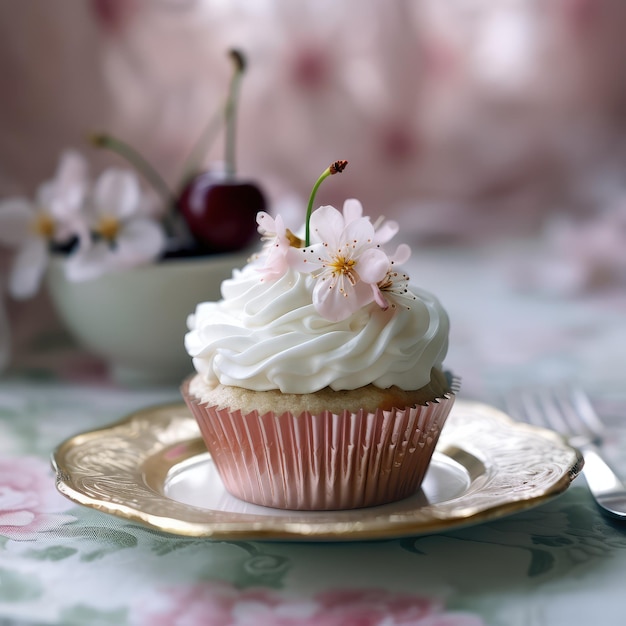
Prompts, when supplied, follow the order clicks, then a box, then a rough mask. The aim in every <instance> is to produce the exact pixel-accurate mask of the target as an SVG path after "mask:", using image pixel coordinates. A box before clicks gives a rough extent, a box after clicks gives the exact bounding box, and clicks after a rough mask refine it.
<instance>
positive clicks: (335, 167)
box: [304, 161, 348, 247]
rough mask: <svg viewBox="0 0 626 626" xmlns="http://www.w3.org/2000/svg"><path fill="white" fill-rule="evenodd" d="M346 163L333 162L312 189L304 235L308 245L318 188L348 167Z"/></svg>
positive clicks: (305, 242) (306, 245)
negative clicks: (330, 177)
mask: <svg viewBox="0 0 626 626" xmlns="http://www.w3.org/2000/svg"><path fill="white" fill-rule="evenodd" d="M346 165H348V161H335V162H334V163H331V165H329V166H328V167H327V168H326V169H325V170H324V171H323V172H322V174H321V175H320V177H319V178H318V179H317V181H316V182H315V184H314V185H313V189H311V195H310V196H309V205H308V207H307V209H306V226H305V235H304V245H305V247H308V246H310V245H311V214H312V213H313V202H315V196H316V195H317V190H318V189H319V187H320V185H321V184H322V183H323V182H324V181H325V180H326V179H327V178H328V177H329V176H332V175H333V174H340V173H341V172H343V170H345V169H346Z"/></svg>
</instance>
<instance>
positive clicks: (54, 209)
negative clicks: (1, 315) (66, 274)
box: [0, 152, 87, 299]
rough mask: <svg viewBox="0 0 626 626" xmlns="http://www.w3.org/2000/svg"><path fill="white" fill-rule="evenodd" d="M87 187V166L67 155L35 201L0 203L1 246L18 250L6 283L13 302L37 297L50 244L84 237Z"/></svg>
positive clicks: (14, 199)
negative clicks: (84, 201)
mask: <svg viewBox="0 0 626 626" xmlns="http://www.w3.org/2000/svg"><path fill="white" fill-rule="evenodd" d="M86 185H87V166H86V163H85V161H84V160H83V158H82V157H81V156H80V155H79V154H77V153H75V152H66V153H64V154H63V155H62V157H61V161H60V164H59V167H58V169H57V173H56V175H55V177H54V179H52V180H51V181H49V182H46V183H44V184H42V185H41V186H40V187H39V189H38V191H37V194H36V197H35V200H34V201H31V200H29V199H27V198H9V199H7V200H4V201H2V202H0V243H2V244H4V245H6V246H8V247H11V248H15V250H16V254H15V257H14V259H13V265H12V268H11V274H10V277H9V284H8V289H9V293H10V294H11V295H12V296H13V297H15V298H19V299H23V298H29V297H31V296H33V295H35V293H36V292H37V290H38V289H39V285H40V283H41V279H42V277H43V275H44V273H45V271H46V268H47V266H48V261H49V256H50V250H51V248H52V246H53V245H54V244H60V245H62V244H67V243H69V242H70V241H71V240H72V238H73V237H79V238H81V237H85V235H86V225H85V223H84V221H83V220H82V217H81V208H82V202H83V198H84V196H85V191H86Z"/></svg>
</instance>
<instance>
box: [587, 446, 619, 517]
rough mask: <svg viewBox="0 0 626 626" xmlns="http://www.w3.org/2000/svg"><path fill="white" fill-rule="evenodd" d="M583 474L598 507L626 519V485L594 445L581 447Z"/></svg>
mask: <svg viewBox="0 0 626 626" xmlns="http://www.w3.org/2000/svg"><path fill="white" fill-rule="evenodd" d="M581 452H582V453H583V457H584V459H585V464H584V466H583V474H584V476H585V480H586V481H587V484H588V485H589V490H590V491H591V493H592V495H593V497H594V498H595V500H596V502H597V504H598V506H599V507H600V508H601V509H603V510H604V511H605V512H606V513H608V514H609V515H611V516H613V517H618V518H622V519H626V485H624V483H623V482H622V481H621V480H620V479H619V477H618V476H617V474H616V473H615V472H614V471H613V470H612V469H611V467H610V466H609V465H608V463H607V462H606V461H605V460H604V459H603V458H602V456H601V455H600V451H599V450H598V448H597V447H596V446H595V445H593V444H587V445H585V446H581Z"/></svg>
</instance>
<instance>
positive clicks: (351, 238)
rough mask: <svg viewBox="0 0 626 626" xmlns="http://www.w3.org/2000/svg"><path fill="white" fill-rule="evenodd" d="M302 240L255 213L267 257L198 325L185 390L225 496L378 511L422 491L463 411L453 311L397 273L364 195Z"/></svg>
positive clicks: (202, 307)
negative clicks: (453, 413) (452, 357)
mask: <svg viewBox="0 0 626 626" xmlns="http://www.w3.org/2000/svg"><path fill="white" fill-rule="evenodd" d="M345 163H346V162H337V163H335V164H333V165H331V166H330V167H329V168H328V169H327V170H326V171H325V172H324V173H323V174H322V177H320V179H319V180H318V182H317V183H316V185H315V187H314V192H313V194H312V196H311V199H310V201H309V208H308V211H307V215H306V221H305V226H304V238H303V239H301V238H300V237H298V236H296V235H294V234H293V233H292V232H291V231H290V230H289V229H287V228H285V226H284V224H283V220H282V219H281V217H280V216H276V217H271V216H270V215H268V214H267V213H259V215H258V217H257V222H258V225H259V232H260V233H261V235H262V238H263V239H264V240H265V246H264V247H263V248H262V250H261V251H260V252H259V253H258V254H256V255H255V256H254V257H253V258H252V259H250V261H249V262H248V264H247V265H246V266H245V267H243V268H241V269H237V270H234V272H233V275H232V278H230V279H228V280H226V281H224V282H223V283H222V288H221V293H222V299H221V300H219V301H217V302H203V303H200V304H199V305H198V306H197V307H196V310H195V312H194V313H193V314H192V315H190V316H189V318H188V328H189V331H188V333H187V334H186V336H185V347H186V349H187V352H188V353H189V355H190V356H191V358H192V360H193V364H194V366H195V369H196V374H195V375H194V376H192V377H191V378H190V379H188V380H187V381H185V383H184V384H183V387H182V393H183V396H184V398H185V401H186V403H187V405H188V406H189V408H190V409H191V411H192V413H193V414H194V416H195V417H196V419H197V421H198V425H199V427H200V431H201V434H202V437H203V439H204V441H205V443H206V446H207V448H208V450H209V452H210V454H211V456H212V459H213V462H214V463H215V466H216V467H217V470H218V471H219V473H220V476H221V478H222V481H223V483H224V486H225V488H226V489H227V490H228V491H229V492H230V493H231V494H232V495H234V496H236V497H238V498H240V499H242V500H245V501H247V502H252V503H255V504H259V505H263V506H267V507H275V508H280V509H295V510H339V509H352V508H358V507H366V506H375V505H379V504H384V503H387V502H392V501H395V500H400V499H402V498H405V497H408V496H410V495H412V494H413V493H415V492H416V491H417V490H418V489H419V486H420V484H421V483H422V480H423V478H424V476H425V474H426V470H427V469H428V466H429V464H430V461H431V458H432V454H433V452H434V449H435V446H436V444H437V440H438V438H439V435H440V433H441V430H442V428H443V426H444V423H445V420H446V418H447V416H448V414H449V412H450V409H451V407H452V404H453V402H454V392H455V386H456V383H455V382H454V381H453V380H451V378H450V376H449V375H448V374H446V373H445V372H444V370H443V360H444V358H445V356H446V352H447V348H448V332H449V322H448V316H447V314H446V312H445V311H444V309H443V308H442V306H441V304H440V303H439V301H438V300H437V299H436V298H435V297H434V296H433V295H431V294H429V293H428V292H426V291H424V290H422V289H419V288H416V287H413V286H409V278H408V276H407V275H406V274H404V273H402V272H401V271H400V270H399V269H398V266H399V265H401V264H402V263H404V262H406V260H408V258H409V255H410V249H409V247H408V246H406V245H405V244H401V245H400V246H398V247H397V248H396V249H395V250H390V248H389V242H390V241H391V239H392V238H393V237H394V236H395V234H396V233H397V231H398V225H397V224H396V223H394V222H389V221H380V220H379V221H377V222H374V223H373V222H372V221H371V220H370V219H369V218H368V217H364V216H363V212H362V206H361V204H360V203H359V202H358V201H357V200H354V199H351V200H347V201H346V202H345V203H344V206H343V211H342V212H340V211H338V210H337V209H335V208H334V207H332V206H323V207H320V208H318V209H317V210H315V211H312V206H313V198H314V195H315V191H316V189H317V187H318V186H319V184H320V182H321V181H322V180H323V179H324V178H325V177H326V176H328V175H330V174H333V173H336V172H339V171H342V169H343V167H345Z"/></svg>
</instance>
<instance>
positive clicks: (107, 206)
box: [94, 168, 141, 218]
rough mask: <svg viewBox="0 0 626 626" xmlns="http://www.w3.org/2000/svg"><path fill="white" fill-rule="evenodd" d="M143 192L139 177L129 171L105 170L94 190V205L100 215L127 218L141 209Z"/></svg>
mask: <svg viewBox="0 0 626 626" xmlns="http://www.w3.org/2000/svg"><path fill="white" fill-rule="evenodd" d="M140 198H141V190H140V187H139V181H138V180H137V177H136V176H135V175H134V174H133V173H132V172H130V171H129V170H122V169H115V168H110V169H108V170H105V171H104V172H103V173H102V174H101V175H100V177H99V178H98V180H97V181H96V184H95V188H94V204H95V207H96V210H97V212H98V213H99V214H108V215H114V216H116V217H119V218H127V217H130V216H131V215H134V214H135V213H136V211H137V209H138V207H139V204H140Z"/></svg>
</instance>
